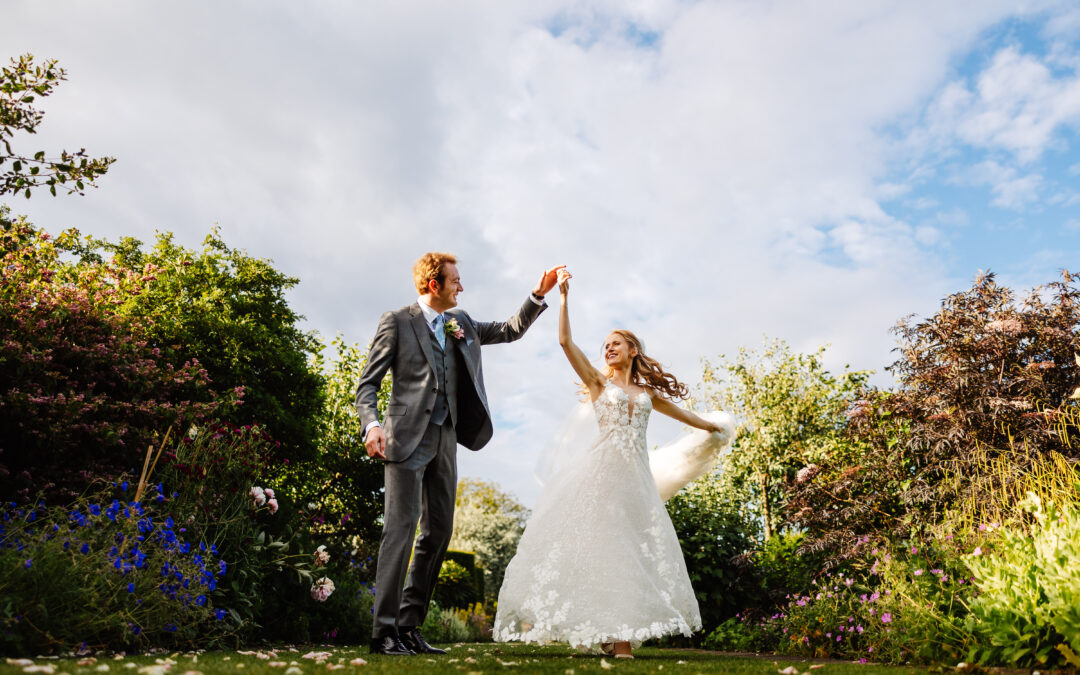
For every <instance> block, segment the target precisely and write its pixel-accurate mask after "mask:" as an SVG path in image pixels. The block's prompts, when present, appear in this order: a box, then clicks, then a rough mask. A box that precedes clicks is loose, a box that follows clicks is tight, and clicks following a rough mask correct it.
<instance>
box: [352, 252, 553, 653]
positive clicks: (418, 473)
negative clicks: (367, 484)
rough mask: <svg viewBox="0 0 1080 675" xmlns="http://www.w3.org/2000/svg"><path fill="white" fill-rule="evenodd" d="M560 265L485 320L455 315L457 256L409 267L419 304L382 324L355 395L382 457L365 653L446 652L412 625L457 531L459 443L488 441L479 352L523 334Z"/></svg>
mask: <svg viewBox="0 0 1080 675" xmlns="http://www.w3.org/2000/svg"><path fill="white" fill-rule="evenodd" d="M561 268H562V266H559V267H555V268H552V269H550V270H548V271H546V272H544V274H543V275H542V276H541V277H540V281H539V282H538V283H537V285H536V288H535V289H534V290H533V292H532V294H531V296H530V297H529V298H528V299H527V300H526V301H525V303H524V304H523V305H522V306H521V309H519V310H518V311H517V313H516V314H514V316H512V317H511V318H510V320H509V321H506V322H501V321H492V322H483V321H475V320H473V318H472V317H470V316H469V315H468V314H466V313H465V312H463V311H461V310H455V309H454V308H455V307H457V296H458V293H461V292H462V291H463V290H464V288H463V287H462V285H461V277H460V275H459V274H458V269H457V260H456V259H455V258H454V256H452V255H450V254H448V253H425V254H424V255H423V257H421V258H420V259H419V260H418V261H416V265H414V266H413V280H414V281H415V282H416V290H417V291H418V292H419V293H420V297H419V299H418V300H417V301H416V302H414V303H413V304H411V305H409V306H407V307H402V308H401V309H398V310H395V311H392V312H386V313H385V314H383V315H382V318H380V319H379V327H378V329H377V330H376V332H375V340H374V341H373V342H372V345H371V350H370V351H369V352H368V359H367V365H366V366H365V367H364V372H363V374H362V375H361V376H360V384H359V386H358V387H357V390H356V409H357V411H358V412H359V413H360V422H361V424H363V425H364V445H365V446H366V447H367V453H368V456H369V457H372V458H375V459H381V460H384V461H385V464H384V467H383V470H384V477H385V486H386V487H385V489H386V493H385V502H384V504H385V507H384V514H383V534H382V540H381V542H380V543H379V560H378V566H377V568H376V571H375V590H376V594H375V606H374V611H373V613H374V627H373V630H372V640H371V653H372V654H389V655H406V654H421V653H423V654H445V653H446V652H444V651H443V650H441V649H436V648H435V647H432V646H431V645H429V644H428V643H427V642H426V641H425V640H424V637H423V636H422V635H421V634H420V630H419V626H420V625H421V624H422V623H424V617H425V616H426V615H427V609H428V603H429V602H430V600H431V593H432V591H433V590H434V588H435V582H436V581H437V580H438V577H439V568H440V567H441V566H442V561H443V556H444V555H445V554H446V549H447V546H449V544H450V535H451V534H452V532H453V529H454V497H455V494H456V492H457V444H458V443H460V444H461V445H464V446H465V447H467V448H469V449H471V450H479V449H480V448H482V447H484V445H486V444H487V442H488V441H489V440H490V439H491V434H492V425H491V412H490V410H489V409H488V402H487V394H486V393H485V391H484V373H483V370H482V368H481V364H480V346H481V345H486V344H494V343H497V342H513V341H514V340H517V339H518V338H520V337H521V336H522V335H524V333H525V331H526V330H527V329H528V328H529V326H530V325H531V324H532V322H533V321H535V320H536V317H538V316H540V313H541V312H542V311H544V309H545V308H546V307H547V304H546V303H545V302H544V295H545V294H546V293H547V292H548V291H550V290H551V289H552V288H553V287H554V286H555V284H556V282H557V278H558V271H559V269H561ZM387 370H390V371H392V372H393V375H392V381H391V386H392V389H391V392H390V402H389V404H388V405H387V406H386V417H385V419H384V420H383V421H382V423H380V422H379V414H378V410H377V407H376V405H377V402H378V392H379V386H380V384H381V383H382V380H383V376H384V375H386V371H387ZM417 521H419V523H420V536H419V537H418V538H417V539H416V550H415V553H414V554H413V560H412V566H411V569H410V567H409V553H410V551H411V550H412V548H413V536H414V535H415V532H416V523H417ZM406 572H408V581H407V582H406ZM403 586H404V590H402V587H403Z"/></svg>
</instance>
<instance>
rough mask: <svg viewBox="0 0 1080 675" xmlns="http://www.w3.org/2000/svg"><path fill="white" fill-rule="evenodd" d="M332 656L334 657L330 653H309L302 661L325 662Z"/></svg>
mask: <svg viewBox="0 0 1080 675" xmlns="http://www.w3.org/2000/svg"><path fill="white" fill-rule="evenodd" d="M331 656H333V654H331V653H330V652H308V653H307V654H304V655H303V656H301V657H300V658H302V659H315V660H316V661H325V660H326V659H328V658H330V657H331Z"/></svg>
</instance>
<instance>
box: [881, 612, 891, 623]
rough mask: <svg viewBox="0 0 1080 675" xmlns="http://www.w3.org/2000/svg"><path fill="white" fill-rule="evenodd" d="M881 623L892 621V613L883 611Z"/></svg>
mask: <svg viewBox="0 0 1080 675" xmlns="http://www.w3.org/2000/svg"><path fill="white" fill-rule="evenodd" d="M881 623H892V614H889V613H888V612H885V613H884V614H882V615H881Z"/></svg>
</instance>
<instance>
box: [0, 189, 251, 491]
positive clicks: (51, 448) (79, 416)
mask: <svg viewBox="0 0 1080 675" xmlns="http://www.w3.org/2000/svg"><path fill="white" fill-rule="evenodd" d="M0 225H2V226H3V231H2V233H0V256H2V257H0V281H2V285H0V334H2V335H3V336H4V338H3V341H2V342H0V453H2V454H0V494H3V495H7V496H8V497H13V496H16V495H18V496H19V497H20V498H21V499H23V500H26V499H28V498H29V496H30V495H31V494H35V493H37V492H38V491H43V492H44V493H46V494H47V495H52V496H57V497H61V498H63V499H64V501H66V500H67V499H69V498H70V497H71V496H73V495H75V494H78V493H79V492H81V490H82V489H83V488H84V487H85V486H86V485H87V484H88V483H89V482H90V480H91V479H92V478H93V477H95V476H97V477H113V476H116V475H118V474H119V473H122V472H124V471H126V470H130V469H132V468H133V467H135V466H136V465H137V464H138V462H139V461H140V460H141V458H142V452H143V451H144V450H145V449H146V448H147V447H148V446H149V445H151V444H153V443H154V442H155V439H156V438H157V436H158V434H159V433H160V432H162V431H163V430H164V429H166V428H167V427H169V426H170V425H179V426H186V425H187V424H190V423H191V422H197V421H199V420H202V419H206V418H207V417H208V416H210V415H214V414H221V413H223V412H224V411H225V410H226V408H227V404H229V403H230V402H231V401H232V398H231V397H227V398H220V397H218V396H217V395H216V394H215V392H214V391H213V390H212V389H210V387H209V381H210V380H209V377H208V375H207V373H206V371H205V370H204V369H203V368H202V366H201V365H200V364H199V363H198V361H196V360H194V359H192V360H190V361H187V362H184V363H183V364H182V365H180V366H175V365H174V363H175V362H173V361H171V360H170V359H168V358H167V357H166V356H165V355H164V354H163V353H162V351H161V350H160V349H158V348H156V347H154V346H153V345H152V344H151V343H150V341H149V340H148V336H147V335H146V334H145V331H144V330H143V327H142V326H141V325H140V324H139V323H137V322H134V321H132V320H130V319H128V318H126V317H124V316H120V315H117V314H116V307H117V305H118V304H122V303H124V302H125V301H127V300H128V299H129V298H131V297H135V296H137V295H138V294H140V293H141V292H142V291H143V289H144V288H145V286H146V284H147V283H148V282H149V281H150V279H149V278H148V276H147V275H146V274H144V273H143V272H142V271H140V270H132V269H125V268H121V267H117V266H115V265H112V264H108V263H102V262H92V263H86V264H76V263H71V262H68V261H66V260H65V258H64V254H65V253H67V252H71V251H73V250H77V249H78V248H79V247H80V245H81V242H80V239H79V237H78V232H77V231H75V230H69V231H66V232H64V233H62V234H61V235H60V237H58V238H56V239H53V238H52V237H51V236H50V235H49V234H48V233H46V232H43V231H40V230H37V229H36V228H34V227H33V226H31V225H30V224H28V223H26V222H25V220H23V219H18V220H15V221H12V220H9V219H8V217H7V212H6V210H3V209H0Z"/></svg>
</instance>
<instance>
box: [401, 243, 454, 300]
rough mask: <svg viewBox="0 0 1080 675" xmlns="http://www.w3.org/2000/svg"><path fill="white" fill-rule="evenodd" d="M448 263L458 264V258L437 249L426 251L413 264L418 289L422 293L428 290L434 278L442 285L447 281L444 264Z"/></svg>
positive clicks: (413, 273) (414, 278) (414, 279)
mask: <svg viewBox="0 0 1080 675" xmlns="http://www.w3.org/2000/svg"><path fill="white" fill-rule="evenodd" d="M447 263H449V264H451V265H456V264H457V258H455V257H454V256H453V254H451V253H438V252H435V251H432V252H429V253H425V254H424V255H422V256H420V259H419V260H417V261H416V264H415V265H413V268H412V275H413V281H414V282H416V290H417V292H418V293H420V295H423V294H424V293H427V292H428V282H429V281H431V280H432V279H434V280H435V281H438V282H439V285H440V286H441V285H442V284H443V282H444V281H446V274H445V273H444V272H443V266H444V265H446V264H447Z"/></svg>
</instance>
